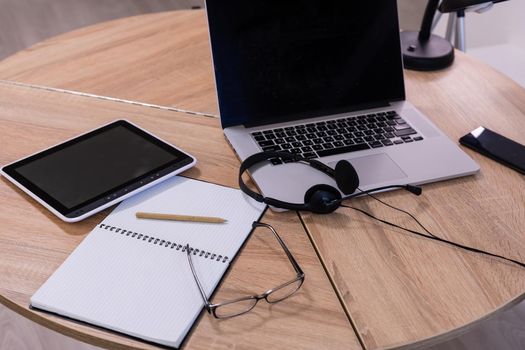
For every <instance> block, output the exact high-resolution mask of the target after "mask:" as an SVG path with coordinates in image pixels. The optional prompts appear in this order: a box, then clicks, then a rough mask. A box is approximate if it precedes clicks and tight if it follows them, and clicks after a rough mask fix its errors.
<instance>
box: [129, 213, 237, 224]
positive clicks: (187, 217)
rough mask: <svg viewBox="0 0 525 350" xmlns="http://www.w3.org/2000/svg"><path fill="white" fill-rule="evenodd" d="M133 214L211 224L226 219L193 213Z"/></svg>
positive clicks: (140, 216)
mask: <svg viewBox="0 0 525 350" xmlns="http://www.w3.org/2000/svg"><path fill="white" fill-rule="evenodd" d="M135 216H136V217H137V218H138V219H153V220H173V221H190V222H207V223H213V224H222V223H225V222H226V221H227V220H226V219H223V218H218V217H212V216H195V215H176V214H161V213H144V212H140V211H139V212H137V213H136V214H135Z"/></svg>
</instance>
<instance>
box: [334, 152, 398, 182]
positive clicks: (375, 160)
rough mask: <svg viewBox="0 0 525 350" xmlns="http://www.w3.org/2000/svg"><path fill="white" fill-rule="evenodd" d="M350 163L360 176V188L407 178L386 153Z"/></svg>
mask: <svg viewBox="0 0 525 350" xmlns="http://www.w3.org/2000/svg"><path fill="white" fill-rule="evenodd" d="M348 161H349V162H350V163H351V164H352V165H353V166H354V168H355V170H356V171H357V175H359V186H367V185H376V184H380V183H384V182H390V181H394V180H401V179H404V178H406V177H407V175H406V174H405V173H404V172H403V170H401V168H400V167H399V166H398V165H397V164H396V163H395V162H394V161H393V160H392V159H391V158H390V157H389V156H388V155H387V154H385V153H378V154H372V155H369V156H365V157H359V158H352V159H348ZM336 164H337V162H331V163H328V165H329V166H330V167H332V168H335V165H336Z"/></svg>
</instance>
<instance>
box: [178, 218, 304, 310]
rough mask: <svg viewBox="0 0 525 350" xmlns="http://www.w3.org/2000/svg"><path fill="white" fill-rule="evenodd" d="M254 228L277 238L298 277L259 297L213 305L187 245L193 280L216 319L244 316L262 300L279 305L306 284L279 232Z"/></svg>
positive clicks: (261, 225) (269, 226)
mask: <svg viewBox="0 0 525 350" xmlns="http://www.w3.org/2000/svg"><path fill="white" fill-rule="evenodd" d="M253 227H254V228H257V227H264V228H267V229H269V230H270V231H271V232H272V233H273V235H274V236H275V238H277V241H279V244H280V245H281V247H282V248H283V249H284V252H285V253H286V256H287V257H288V260H290V263H291V264H292V266H293V268H294V270H295V273H296V276H295V278H293V279H291V280H290V281H288V282H286V283H283V284H281V285H279V286H277V287H275V288H272V289H268V290H267V291H266V292H264V293H262V294H259V295H250V296H245V297H241V298H237V299H233V300H227V301H224V302H222V303H218V304H212V303H210V301H209V300H208V298H207V297H206V293H204V288H202V285H201V283H200V281H199V278H198V277H197V273H196V272H195V267H194V265H193V261H192V258H191V255H192V254H191V252H192V251H193V249H192V248H190V246H189V244H187V245H186V253H187V256H188V262H189V264H190V268H191V272H192V274H193V278H194V279H195V282H196V283H197V286H198V287H199V291H200V294H201V296H202V299H203V300H204V306H205V308H206V310H207V311H208V313H210V314H212V315H213V316H214V317H215V318H221V319H222V318H230V317H235V316H239V315H242V314H245V313H247V312H249V311H250V310H252V309H253V308H254V307H255V305H256V304H257V302H258V301H259V300H261V299H264V300H266V301H267V302H268V303H270V304H275V303H278V302H280V301H282V300H284V299H286V298H288V297H290V296H292V295H293V294H294V293H295V292H297V291H298V290H299V288H301V286H302V284H303V282H304V272H303V270H301V268H300V267H299V264H298V263H297V261H296V260H295V258H294V257H293V255H292V253H290V251H289V250H288V247H286V244H284V242H283V240H282V239H281V237H280V236H279V234H277V231H275V229H274V228H273V227H272V226H271V225H268V224H265V223H259V222H254V223H253Z"/></svg>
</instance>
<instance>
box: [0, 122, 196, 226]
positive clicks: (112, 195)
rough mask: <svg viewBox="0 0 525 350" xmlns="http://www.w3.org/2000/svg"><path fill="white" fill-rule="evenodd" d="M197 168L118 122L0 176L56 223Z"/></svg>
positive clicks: (9, 167) (84, 215)
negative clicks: (33, 200) (56, 218)
mask: <svg viewBox="0 0 525 350" xmlns="http://www.w3.org/2000/svg"><path fill="white" fill-rule="evenodd" d="M195 163H196V160H195V158H194V157H192V156H191V155H189V154H187V153H185V152H183V151H181V150H180V149H178V148H176V147H175V146H173V145H170V144H169V143H167V142H165V141H162V140H161V139H159V138H158V137H156V136H154V135H152V134H150V133H148V132H146V131H145V130H143V129H141V128H139V127H138V126H136V125H134V124H132V123H130V122H128V121H126V120H117V121H115V122H112V123H110V124H108V125H105V126H102V127H100V128H98V129H95V130H92V131H89V132H87V133H85V134H82V135H80V136H78V137H75V138H73V139H71V140H69V141H66V142H64V143H61V144H59V145H56V146H53V147H51V148H49V149H46V150H44V151H41V152H38V153H36V154H33V155H31V156H29V157H27V158H24V159H21V160H18V161H16V162H14V163H11V164H9V165H6V166H4V167H3V168H2V170H1V173H2V175H4V176H5V177H6V178H7V179H9V180H10V181H11V182H13V183H14V184H15V185H16V186H18V187H20V189H22V190H23V191H24V192H26V193H27V194H28V195H30V196H31V197H33V198H34V199H35V200H37V201H38V202H39V203H41V204H42V205H43V206H45V207H46V208H47V209H49V210H50V211H51V212H52V213H53V214H55V215H56V216H58V217H59V218H60V219H62V220H64V221H67V222H75V221H80V220H83V219H85V218H87V217H88V216H90V215H93V214H95V213H97V212H99V211H101V210H103V209H105V208H107V207H109V206H111V205H113V204H115V203H118V202H120V201H122V200H124V199H126V198H128V197H130V196H132V195H134V194H136V193H138V192H140V191H143V190H145V189H146V188H148V187H151V186H153V185H155V184H157V183H159V182H161V181H163V180H165V179H167V178H169V177H171V176H174V175H176V174H178V173H180V172H182V171H184V170H186V169H188V168H190V167H192V166H193V165H195Z"/></svg>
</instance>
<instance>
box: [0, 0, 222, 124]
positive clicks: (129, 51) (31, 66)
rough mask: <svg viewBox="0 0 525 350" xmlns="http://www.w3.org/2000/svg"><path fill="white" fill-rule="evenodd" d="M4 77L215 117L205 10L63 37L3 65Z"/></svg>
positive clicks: (144, 17) (127, 21) (115, 24)
mask: <svg viewBox="0 0 525 350" xmlns="http://www.w3.org/2000/svg"><path fill="white" fill-rule="evenodd" d="M0 79H5V80H14V81H20V82H24V83H31V84H37V85H44V86H52V87H55V88H63V89H68V90H75V91H82V92H87V93H92V94H97V95H102V96H111V97H117V98H121V99H127V100H134V101H142V102H147V103H152V104H158V105H163V106H175V107H177V108H180V109H184V110H192V111H199V112H202V113H207V114H213V115H217V114H218V112H217V102H216V97H215V96H216V95H215V85H214V82H213V72H212V67H211V54H210V45H209V40H208V29H207V24H206V19H205V16H204V13H203V11H201V10H193V11H192V10H182V11H174V12H165V13H159V14H151V15H142V16H135V17H129V18H125V19H119V20H115V21H110V22H105V23H101V24H97V25H94V26H90V27H86V28H82V29H79V30H76V31H72V32H69V33H66V34H63V35H59V36H57V37H55V38H51V39H49V40H46V41H43V42H42V43H39V44H36V45H35V46H33V47H31V48H29V49H27V50H24V51H20V52H19V53H17V54H15V55H13V56H10V57H8V58H6V59H4V60H3V61H1V62H0Z"/></svg>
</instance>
